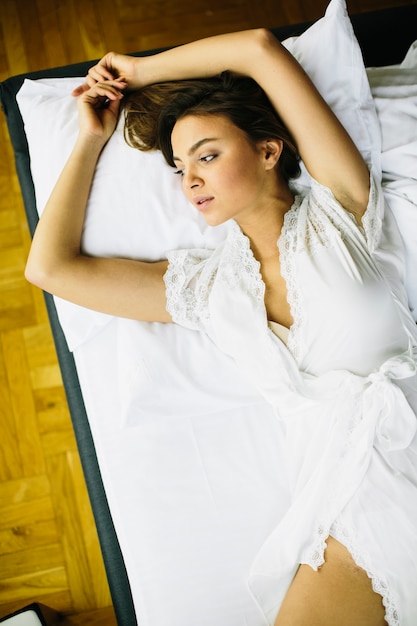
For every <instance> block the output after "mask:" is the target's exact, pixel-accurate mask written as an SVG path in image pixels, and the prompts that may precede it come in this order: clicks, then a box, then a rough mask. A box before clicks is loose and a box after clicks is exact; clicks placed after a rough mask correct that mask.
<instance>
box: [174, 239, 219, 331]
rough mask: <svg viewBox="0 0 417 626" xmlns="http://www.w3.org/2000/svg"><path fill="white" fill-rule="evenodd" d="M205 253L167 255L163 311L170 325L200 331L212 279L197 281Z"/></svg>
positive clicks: (206, 312) (192, 251) (211, 277)
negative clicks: (165, 312) (170, 322)
mask: <svg viewBox="0 0 417 626" xmlns="http://www.w3.org/2000/svg"><path fill="white" fill-rule="evenodd" d="M211 254H212V252H211V251H209V250H203V249H202V250H174V251H172V252H170V253H168V255H167V258H168V261H169V264H168V269H167V271H166V272H165V276H164V281H165V289H166V298H167V307H166V308H167V311H168V313H169V314H170V315H171V317H172V319H173V320H174V322H176V323H177V324H180V325H181V326H185V327H186V328H191V329H192V330H201V328H202V321H203V320H205V319H207V317H208V292H209V289H210V284H212V281H213V278H214V277H213V276H210V277H209V279H208V280H205V281H204V280H201V275H202V273H203V270H204V266H205V262H206V261H207V259H208V258H209V257H210V256H211Z"/></svg>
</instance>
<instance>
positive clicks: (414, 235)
mask: <svg viewBox="0 0 417 626" xmlns="http://www.w3.org/2000/svg"><path fill="white" fill-rule="evenodd" d="M368 78H369V82H370V86H371V90H372V94H373V98H374V102H375V105H376V109H377V113H378V117H379V121H380V125H381V132H382V155H381V164H382V172H383V178H382V183H383V188H384V194H385V197H386V200H387V202H388V204H389V205H390V208H391V210H392V212H393V214H394V216H395V219H396V222H397V224H398V227H399V229H400V232H401V235H402V238H403V243H404V248H405V265H406V267H405V270H406V276H405V282H406V289H407V293H408V298H409V305H410V309H411V312H412V313H413V316H414V319H415V320H417V41H416V42H415V43H414V44H412V46H411V47H410V49H409V51H408V53H407V55H406V57H405V59H404V61H403V62H402V63H401V65H399V66H391V67H378V68H369V69H368Z"/></svg>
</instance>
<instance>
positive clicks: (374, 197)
mask: <svg viewBox="0 0 417 626" xmlns="http://www.w3.org/2000/svg"><path fill="white" fill-rule="evenodd" d="M383 216H384V197H383V194H382V190H381V188H380V186H379V185H378V184H377V183H376V182H375V179H374V177H373V176H371V178H370V190H369V201H368V207H367V209H366V211H365V213H364V215H363V217H362V226H363V230H364V233H365V237H366V241H367V242H368V247H369V250H370V252H373V251H374V250H375V248H377V247H378V243H379V238H380V235H381V230H382V219H383Z"/></svg>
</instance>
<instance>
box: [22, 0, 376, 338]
mask: <svg viewBox="0 0 417 626" xmlns="http://www.w3.org/2000/svg"><path fill="white" fill-rule="evenodd" d="M285 43H286V46H287V47H288V48H289V50H290V51H292V52H293V54H294V55H295V56H296V58H297V59H298V60H299V61H300V62H301V64H302V65H303V66H304V68H305V69H306V71H307V73H308V74H309V75H310V77H311V78H312V80H313V81H314V82H315V84H316V85H317V87H318V89H319V90H320V91H321V93H322V95H323V96H324V97H325V99H326V100H327V101H328V102H329V104H330V105H331V106H332V108H333V109H334V111H335V113H336V114H337V115H338V117H339V118H340V120H341V121H342V123H343V124H344V125H345V127H346V128H347V130H348V131H349V132H350V134H351V135H352V137H353V138H354V140H355V141H356V143H357V145H358V147H359V148H360V150H361V152H362V154H363V155H364V157H365V158H366V159H367V161H368V162H371V161H372V160H373V161H374V166H375V167H376V169H377V170H378V162H377V161H378V155H379V153H380V131H379V124H378V119H377V115H376V111H375V108H374V105H373V101H372V96H371V92H370V89H369V85H368V81H367V77H366V72H365V68H364V65H363V61H362V56H361V52H360V49H359V46H358V43H357V41H356V38H355V35H354V33H353V29H352V26H351V23H350V20H349V17H348V15H347V11H346V3H345V1H344V0H332V1H331V2H330V4H329V6H328V9H327V11H326V14H325V16H324V17H323V18H322V19H321V20H319V21H317V22H316V23H315V24H314V25H313V26H311V27H310V28H309V29H308V30H307V31H306V32H305V33H303V34H302V35H300V36H299V37H297V38H291V39H289V40H287V41H286V42H285ZM81 80H82V79H77V78H75V79H74V78H60V79H59V78H58V79H49V80H46V79H42V80H38V81H29V80H26V81H25V83H24V85H23V86H22V88H21V90H20V92H19V94H18V97H17V101H18V104H19V107H20V110H21V113H22V117H23V119H24V123H25V130H26V135H27V139H28V144H29V151H30V157H31V168H32V175H33V180H34V184H35V192H36V200H37V206H38V210H39V212H40V213H41V212H42V209H43V207H44V205H45V202H46V200H47V198H48V196H49V194H50V192H51V190H52V187H53V185H54V183H55V181H56V179H57V177H58V175H59V172H60V171H61V169H62V167H63V165H64V163H65V160H66V159H67V156H68V154H69V152H70V150H71V147H72V145H73V143H74V140H75V136H76V133H77V117H76V115H77V113H76V103H75V100H74V99H73V98H72V97H71V95H69V94H70V93H71V90H72V89H73V87H74V86H76V85H78V84H80V81H81ZM121 126H122V124H119V127H118V129H117V132H116V133H115V134H114V136H113V137H112V138H111V140H110V141H109V143H108V144H107V146H106V148H105V150H104V151H103V153H102V156H101V157H100V161H99V164H98V167H97V172H96V175H95V179H94V184H93V187H92V191H91V195H90V199H89V204H88V214H87V219H86V224H85V229H84V238H83V247H84V249H85V251H87V252H88V253H90V254H92V255H119V256H126V257H131V258H141V259H149V260H154V259H160V258H163V257H164V256H165V253H166V251H167V250H169V249H173V248H180V247H209V248H210V247H213V246H214V245H215V244H216V243H217V242H218V241H220V240H221V239H223V238H224V235H225V233H226V231H227V229H228V226H227V225H224V226H222V227H217V228H215V229H212V228H210V227H207V226H206V225H205V223H204V222H203V220H202V218H201V216H200V215H198V214H197V213H196V212H195V210H194V209H193V208H192V207H191V206H190V205H188V203H187V201H186V200H185V199H184V197H183V194H182V192H181V190H180V182H179V180H178V177H175V176H173V175H172V173H171V170H170V168H169V167H168V166H166V165H165V163H164V162H163V160H162V158H161V155H160V154H149V153H140V152H138V151H136V150H133V149H132V148H129V147H128V146H127V145H126V144H125V143H124V140H123V137H122V127H121ZM57 309H58V314H59V316H60V320H61V323H62V326H63V328H64V331H65V333H66V337H67V341H68V344H69V346H70V348H71V349H74V348H75V347H77V346H78V345H81V343H82V342H84V341H85V340H86V339H88V337H90V336H91V334H92V333H95V332H97V330H99V329H100V328H101V327H102V326H103V324H105V323H107V321H108V320H109V319H111V318H110V317H109V316H106V315H103V314H99V313H95V312H92V311H88V310H86V309H83V308H81V307H77V306H76V305H72V304H70V303H67V302H63V301H59V300H58V301H57Z"/></svg>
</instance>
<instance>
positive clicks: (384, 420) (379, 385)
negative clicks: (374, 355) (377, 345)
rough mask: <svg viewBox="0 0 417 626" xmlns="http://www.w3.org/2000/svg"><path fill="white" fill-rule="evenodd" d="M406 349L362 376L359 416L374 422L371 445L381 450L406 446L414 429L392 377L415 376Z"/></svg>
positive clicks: (414, 421) (415, 422) (416, 421)
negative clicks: (363, 386)
mask: <svg viewBox="0 0 417 626" xmlns="http://www.w3.org/2000/svg"><path fill="white" fill-rule="evenodd" d="M416 371H417V367H416V363H415V361H414V359H413V357H412V356H411V354H410V352H409V351H407V352H404V353H402V354H400V355H398V356H395V357H392V358H391V359H388V360H387V361H385V362H384V363H383V364H382V365H381V367H380V368H379V370H378V371H377V372H373V373H372V374H370V375H369V376H367V377H366V379H365V389H364V392H363V416H364V419H365V420H366V421H367V422H368V424H369V423H372V422H374V425H375V431H374V434H375V438H376V441H375V444H376V446H377V447H379V448H381V449H382V450H384V451H387V452H389V451H393V450H401V449H404V448H407V447H408V446H409V445H410V443H411V441H412V439H413V438H414V436H415V434H416V431H417V419H416V416H415V414H414V412H413V410H412V409H411V407H410V405H409V403H408V401H407V398H406V397H405V395H404V392H403V391H402V389H401V388H400V387H399V386H398V385H396V384H395V383H394V382H393V381H394V380H402V379H405V378H411V377H412V376H415V375H416Z"/></svg>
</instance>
